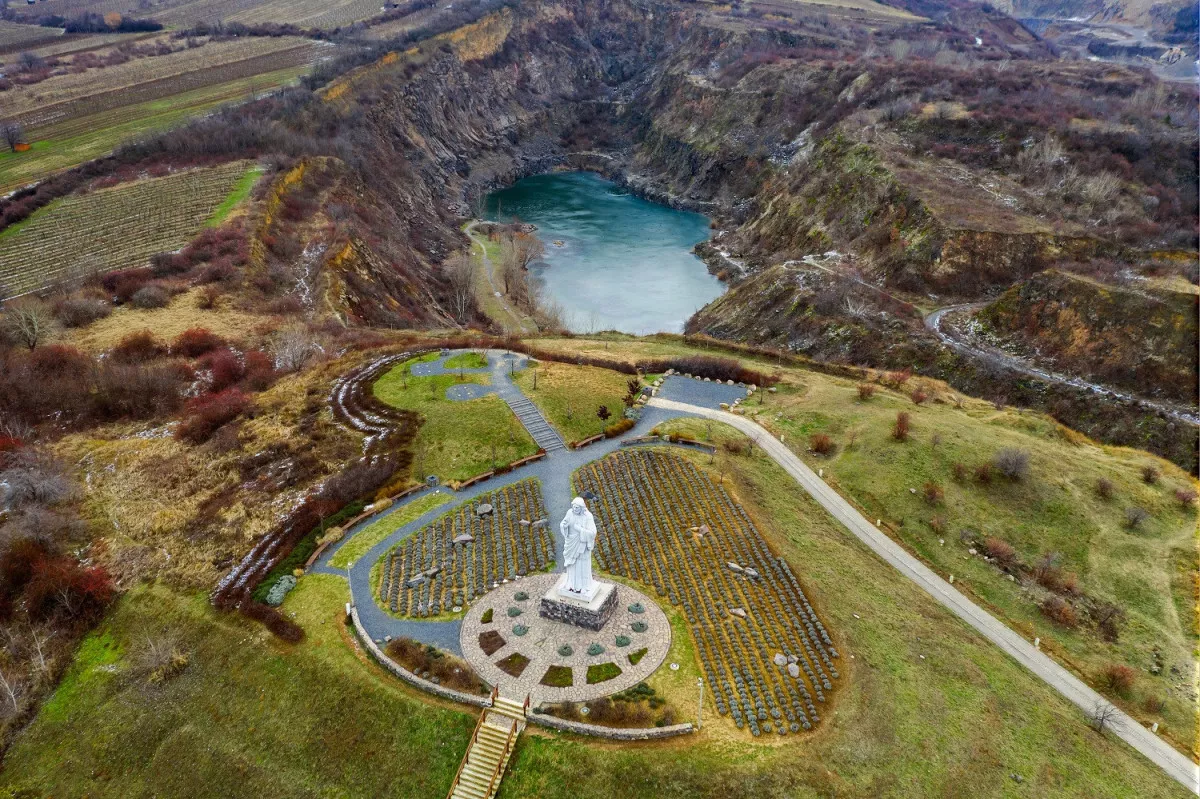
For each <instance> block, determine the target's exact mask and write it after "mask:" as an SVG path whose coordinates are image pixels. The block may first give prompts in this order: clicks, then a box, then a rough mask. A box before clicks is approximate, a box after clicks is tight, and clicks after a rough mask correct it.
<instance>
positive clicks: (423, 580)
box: [379, 479, 554, 617]
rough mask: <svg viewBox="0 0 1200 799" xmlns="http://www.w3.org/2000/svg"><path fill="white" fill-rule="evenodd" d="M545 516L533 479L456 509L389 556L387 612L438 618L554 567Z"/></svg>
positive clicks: (383, 600) (384, 586)
mask: <svg viewBox="0 0 1200 799" xmlns="http://www.w3.org/2000/svg"><path fill="white" fill-rule="evenodd" d="M545 516H546V506H545V504H544V503H543V502H542V491H541V487H540V485H539V484H538V482H537V481H536V480H532V479H531V480H522V481H520V482H519V483H514V484H512V485H510V486H507V487H505V488H503V489H501V490H499V491H497V492H495V493H493V494H491V495H487V494H484V495H482V496H480V497H479V498H478V500H477V501H476V502H474V503H466V504H464V505H461V506H459V507H458V508H455V509H454V510H452V511H450V512H449V513H447V514H446V515H444V516H442V517H441V518H439V519H437V520H436V521H434V522H433V523H432V524H430V525H429V526H428V527H426V528H425V529H423V530H419V531H417V532H415V533H413V534H412V535H411V536H409V537H408V538H406V539H404V541H402V542H401V543H399V544H397V545H396V546H395V547H394V548H393V549H392V550H391V551H390V552H389V553H388V554H387V555H385V556H384V558H383V560H382V563H383V574H382V579H381V580H380V585H379V601H380V604H382V605H383V607H385V608H388V609H389V610H391V611H392V612H393V613H397V614H400V615H402V616H418V617H421V616H436V615H438V614H439V613H445V612H448V611H449V610H451V609H452V608H453V607H454V606H459V607H462V606H464V605H465V604H466V603H467V602H469V601H470V600H472V599H474V598H475V597H477V596H481V595H483V594H485V593H486V592H487V591H489V590H490V589H491V587H492V585H494V584H495V583H498V582H499V581H501V580H511V579H512V578H514V577H516V576H517V575H526V574H532V573H534V572H539V571H542V570H543V569H545V568H546V567H547V566H552V565H553V564H554V538H553V536H552V535H551V533H550V529H549V527H548V526H547V525H546V524H545V523H544V521H543V520H544V519H545Z"/></svg>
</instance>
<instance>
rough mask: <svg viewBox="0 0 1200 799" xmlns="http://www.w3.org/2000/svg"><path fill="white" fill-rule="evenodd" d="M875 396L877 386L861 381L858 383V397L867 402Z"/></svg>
mask: <svg viewBox="0 0 1200 799" xmlns="http://www.w3.org/2000/svg"><path fill="white" fill-rule="evenodd" d="M873 396H875V386H873V385H872V384H870V383H859V384H858V398H859V399H860V400H862V401H863V402H866V401H867V400H869V399H870V398H871V397H873Z"/></svg>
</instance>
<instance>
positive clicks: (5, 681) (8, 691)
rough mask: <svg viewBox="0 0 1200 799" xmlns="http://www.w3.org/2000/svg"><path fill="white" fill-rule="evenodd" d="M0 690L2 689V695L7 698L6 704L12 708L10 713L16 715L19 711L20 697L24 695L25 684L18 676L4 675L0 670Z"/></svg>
mask: <svg viewBox="0 0 1200 799" xmlns="http://www.w3.org/2000/svg"><path fill="white" fill-rule="evenodd" d="M0 688H2V689H4V695H5V696H6V697H7V698H8V703H9V704H10V705H11V706H12V712H13V713H16V712H17V711H19V710H20V709H21V702H20V699H21V695H22V694H23V693H25V683H24V682H23V681H22V680H21V677H20V675H18V674H13V673H6V672H5V671H4V670H3V669H0Z"/></svg>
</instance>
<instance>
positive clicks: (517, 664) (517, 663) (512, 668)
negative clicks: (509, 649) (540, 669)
mask: <svg viewBox="0 0 1200 799" xmlns="http://www.w3.org/2000/svg"><path fill="white" fill-rule="evenodd" d="M528 665H529V658H527V657H525V656H524V655H522V654H521V653H520V652H513V653H512V654H511V655H509V656H508V657H506V658H504V659H503V660H501V661H499V662H498V663H497V664H496V667H497V668H498V669H500V671H502V672H504V673H505V674H507V675H509V676H511V677H520V676H521V672H523V671H525V667H526V666H528Z"/></svg>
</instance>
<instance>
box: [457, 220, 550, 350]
mask: <svg viewBox="0 0 1200 799" xmlns="http://www.w3.org/2000/svg"><path fill="white" fill-rule="evenodd" d="M479 222H480V220H478V219H476V220H474V221H472V222H470V223H469V224H468V225H467V226H466V227H465V228H463V232H464V233H466V234H467V238H469V239H470V240H471V241H472V242H474V243H475V244H477V245H479V253H480V255H481V256H482V258H483V271H484V274H486V275H487V279H488V286H489V287H490V289H491V295H492V297H494V298H495V300H496V301H497V302H498V303H499V304H500V305H501V306H502V307H503V308H504V310H505V312H506V313H508V315H509V316H511V317H512V320H513V324H514V325H516V330H517V331H518V332H521V333H536V332H538V328H537V325H535V324H533V323H532V322H529V321H528V320H526V319H524V318H523V317H522V316H521V315H520V314H518V313H517V312H516V309H514V308H513V307H512V303H510V302H509V301H508V300H507V299H506V298H505V297H504V294H503V292H501V291H500V289H498V288H497V287H496V270H495V266H494V264H493V263H492V259H491V258H489V257H488V254H487V246H486V245H485V244H484V243H483V242H482V241H481V240H479V239H478V238H476V236H475V228H476V226H478V225H479Z"/></svg>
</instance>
